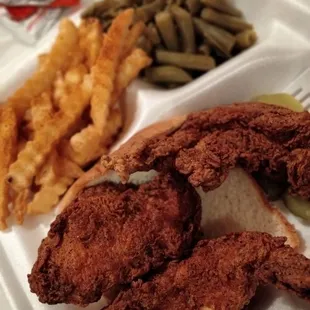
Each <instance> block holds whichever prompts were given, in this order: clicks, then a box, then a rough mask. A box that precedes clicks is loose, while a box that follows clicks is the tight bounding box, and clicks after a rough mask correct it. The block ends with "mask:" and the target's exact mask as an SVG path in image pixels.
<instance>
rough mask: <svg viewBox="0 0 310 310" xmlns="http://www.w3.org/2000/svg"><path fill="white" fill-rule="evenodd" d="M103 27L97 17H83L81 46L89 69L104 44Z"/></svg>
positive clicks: (80, 28) (80, 33)
mask: <svg viewBox="0 0 310 310" xmlns="http://www.w3.org/2000/svg"><path fill="white" fill-rule="evenodd" d="M102 37H103V36H102V29H101V24H100V21H99V20H98V19H97V18H87V19H82V21H81V24H80V26H79V46H80V49H81V50H82V51H83V54H84V55H85V57H86V64H87V67H88V68H89V69H91V67H92V66H93V65H94V64H95V62H96V60H97V58H98V55H99V52H100V48H101V45H102Z"/></svg>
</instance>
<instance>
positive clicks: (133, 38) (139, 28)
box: [123, 21, 145, 57]
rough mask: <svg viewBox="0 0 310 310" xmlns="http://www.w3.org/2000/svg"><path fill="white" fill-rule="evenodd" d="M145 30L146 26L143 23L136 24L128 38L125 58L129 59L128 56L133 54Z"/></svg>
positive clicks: (124, 53)
mask: <svg viewBox="0 0 310 310" xmlns="http://www.w3.org/2000/svg"><path fill="white" fill-rule="evenodd" d="M144 29H145V24H144V22H142V21H139V22H137V23H135V24H134V25H133V26H132V27H131V29H130V30H129V33H128V36H127V38H126V42H125V46H124V52H123V56H124V57H127V56H128V54H130V53H131V52H132V50H133V49H134V48H135V46H136V44H137V42H138V40H139V38H140V36H141V35H142V33H143V31H144Z"/></svg>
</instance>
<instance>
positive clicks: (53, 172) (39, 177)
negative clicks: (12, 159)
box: [34, 151, 59, 185]
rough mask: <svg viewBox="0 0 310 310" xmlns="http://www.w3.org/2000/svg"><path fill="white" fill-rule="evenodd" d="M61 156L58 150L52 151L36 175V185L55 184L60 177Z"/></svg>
mask: <svg viewBox="0 0 310 310" xmlns="http://www.w3.org/2000/svg"><path fill="white" fill-rule="evenodd" d="M58 162H59V156H58V154H57V152H56V151H52V152H51V154H50V155H49V157H48V159H47V161H46V162H45V163H44V164H43V166H42V167H41V168H40V170H39V171H38V173H37V174H36V176H35V181H34V182H35V184H36V185H47V184H53V183H54V182H55V181H56V179H57V177H58V174H59V172H58Z"/></svg>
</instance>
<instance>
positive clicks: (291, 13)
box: [0, 0, 310, 310]
mask: <svg viewBox="0 0 310 310" xmlns="http://www.w3.org/2000/svg"><path fill="white" fill-rule="evenodd" d="M234 2H235V4H236V6H237V7H238V8H240V9H241V10H242V11H243V12H244V13H245V16H246V18H247V19H248V20H249V21H250V22H252V23H253V24H254V25H255V28H256V30H257V32H258V34H259V41H258V43H257V44H256V45H255V46H254V47H253V48H251V49H249V50H247V51H245V52H244V53H242V54H240V55H239V56H237V57H235V58H233V59H232V60H230V61H228V62H226V63H225V64H223V65H221V66H220V67H218V68H216V69H214V70H213V71H211V72H209V73H207V74H205V75H204V76H202V77H200V78H198V79H196V80H195V81H194V82H192V83H190V84H188V85H186V86H184V87H182V88H179V89H176V90H162V89H158V88H155V87H153V86H150V85H148V84H145V83H143V82H141V81H137V82H135V83H133V85H132V86H131V87H130V88H129V90H128V92H127V95H126V99H125V106H126V108H128V111H130V113H131V116H132V117H131V118H130V122H129V123H128V124H127V131H126V134H125V135H124V136H123V138H122V140H121V141H120V143H122V142H124V141H125V140H127V139H129V138H130V137H131V136H132V135H133V134H134V133H135V132H137V131H138V130H139V129H141V128H143V127H145V126H147V125H149V124H151V123H153V122H156V121H158V120H162V119H165V118H169V117H171V116H175V115H180V114H184V113H188V112H191V111H197V110H202V109H206V108H209V107H212V106H216V105H225V104H229V103H232V102H234V101H243V100H248V99H250V98H251V97H253V96H255V95H259V94H263V93H272V92H279V91H282V90H284V89H285V88H286V86H287V85H288V84H290V82H292V81H293V80H294V79H295V78H296V77H297V76H298V75H299V74H300V73H301V72H302V71H303V70H305V69H306V68H307V67H309V66H310V27H309V20H310V1H309V0H260V1H254V0H252V1H249V0H235V1H234ZM72 18H73V20H75V21H76V22H77V23H78V21H79V18H78V14H76V15H75V16H73V17H72ZM56 34H57V28H55V29H53V30H52V31H51V32H50V33H49V35H48V36H47V37H46V38H44V40H43V41H42V42H41V44H40V46H38V47H37V48H36V51H35V53H32V54H30V53H21V54H20V57H19V58H18V59H16V58H15V59H14V60H12V61H11V62H9V63H8V64H7V65H6V66H4V67H2V68H0V102H1V101H4V99H5V98H6V97H7V96H9V94H11V93H12V92H13V91H14V90H15V89H16V88H17V87H19V86H20V85H21V84H22V83H23V81H24V80H25V79H26V78H27V77H28V76H29V75H30V74H31V72H32V71H33V70H34V68H35V65H36V62H37V59H36V56H37V55H38V54H39V53H41V52H43V51H46V50H48V48H49V47H50V46H51V44H52V42H53V40H54V38H55V36H56ZM309 90H310V81H309ZM0 143H1V142H0ZM118 145H119V144H118ZM1 151H3V150H1ZM283 212H285V211H283ZM285 214H286V215H287V216H288V218H289V220H290V221H291V222H292V223H293V224H294V225H295V226H296V228H297V230H298V231H299V232H300V234H301V235H302V236H303V238H304V240H305V248H304V254H305V255H307V256H308V257H310V226H309V225H307V224H305V223H303V222H302V221H301V220H299V219H298V218H296V217H294V216H292V215H291V214H289V213H287V212H285ZM54 217H55V215H54V214H48V215H44V216H37V217H31V218H27V219H26V221H25V224H24V225H23V226H21V227H19V226H16V225H14V224H13V225H12V226H11V228H10V229H9V230H8V231H6V232H4V233H0V309H1V310H17V309H18V310H31V309H36V310H48V309H53V310H69V309H70V310H73V309H79V308H78V307H75V306H70V305H56V306H48V305H44V304H41V303H39V301H38V299H37V297H36V295H34V294H32V293H30V290H29V286H28V282H27V273H29V272H30V270H31V267H32V265H33V263H34V261H35V259H36V256H37V248H38V246H39V244H40V242H41V240H42V238H44V237H45V235H46V233H47V231H48V229H49V225H50V223H51V221H52V220H53V219H54ZM258 295H260V296H259V303H258V302H256V303H255V304H254V303H253V305H251V306H250V307H249V308H250V309H262V310H263V309H266V310H267V309H268V310H292V309H301V310H305V309H310V304H307V303H305V302H303V301H301V300H299V299H298V298H296V297H293V296H290V295H288V294H286V293H284V292H276V291H275V289H274V288H271V287H268V288H267V289H264V290H263V291H262V292H260V293H259V294H258ZM223 297H224V296H223ZM85 309H100V305H99V304H93V305H90V306H89V307H87V308H85Z"/></svg>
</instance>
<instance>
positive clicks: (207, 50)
mask: <svg viewBox="0 0 310 310" xmlns="http://www.w3.org/2000/svg"><path fill="white" fill-rule="evenodd" d="M198 52H199V53H200V54H203V55H210V52H211V50H210V46H209V45H208V44H206V43H203V44H201V45H200V46H199V47H198Z"/></svg>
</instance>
